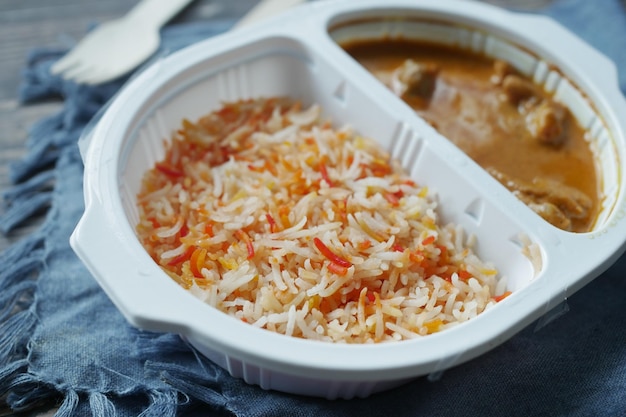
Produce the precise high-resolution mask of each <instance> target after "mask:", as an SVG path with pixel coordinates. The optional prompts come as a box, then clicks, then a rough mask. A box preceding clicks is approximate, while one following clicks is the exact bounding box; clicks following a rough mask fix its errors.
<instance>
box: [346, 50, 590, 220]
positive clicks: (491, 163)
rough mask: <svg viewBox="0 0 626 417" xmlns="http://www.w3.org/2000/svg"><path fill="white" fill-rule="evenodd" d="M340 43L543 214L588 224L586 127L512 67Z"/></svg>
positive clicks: (451, 53)
mask: <svg viewBox="0 0 626 417" xmlns="http://www.w3.org/2000/svg"><path fill="white" fill-rule="evenodd" d="M342 47H343V48H344V49H345V50H346V51H347V52H348V53H349V54H350V55H352V56H353V57H354V58H355V59H356V60H357V61H359V62H360V63H361V64H362V65H363V66H364V67H365V68H366V69H368V70H369V71H370V72H372V73H373V74H374V75H375V76H376V77H377V78H378V79H379V80H380V81H382V82H383V83H384V84H385V85H387V86H388V87H389V88H390V89H391V90H393V91H394V92H395V93H396V94H397V95H398V96H400V97H401V98H402V99H403V100H404V101H405V102H406V103H407V104H409V105H410V106H411V107H412V108H413V109H414V110H415V111H416V112H417V113H418V114H419V115H420V116H421V117H423V118H424V119H425V120H426V121H428V122H429V123H430V124H431V125H432V126H433V127H434V128H435V129H437V130H438V131H439V132H440V133H441V134H442V135H443V136H445V137H447V138H448V139H449V140H451V141H452V142H453V143H454V144H456V145H457V146H458V147H459V148H460V149H462V150H463V151H464V152H465V153H466V154H467V155H468V156H470V157H471V158H472V159H473V160H475V161H476V162H477V163H478V164H479V165H481V166H482V167H483V168H485V169H486V170H487V171H488V172H489V173H491V174H492V175H493V176H494V177H495V178H497V179H498V180H499V181H500V182H501V183H502V184H503V185H505V186H506V187H507V188H508V189H509V190H511V191H512V192H513V193H514V194H515V195H516V196H517V197H518V198H520V199H521V200H522V201H523V202H524V203H526V204H527V205H528V206H529V207H530V208H532V209H533V210H534V211H535V212H537V213H538V214H539V215H541V216H542V217H543V218H544V219H546V220H547V221H549V222H550V223H552V224H554V225H555V226H557V227H559V228H561V229H563V230H568V231H574V232H585V231H588V230H590V229H591V228H592V226H593V224H594V222H595V220H596V217H597V215H598V211H599V208H600V200H601V196H600V190H599V178H598V175H597V173H596V165H595V164H596V163H595V158H594V155H593V153H592V151H591V149H590V146H589V142H588V139H587V136H586V135H587V132H586V131H585V130H584V129H583V128H582V127H580V126H579V124H578V123H577V121H576V119H575V118H574V117H573V116H572V115H571V113H570V112H569V110H568V109H567V108H566V107H565V106H563V105H561V104H559V103H558V102H556V101H555V100H554V99H553V98H552V97H551V95H550V94H548V93H547V92H546V91H545V90H543V89H542V88H541V87H539V86H538V85H536V84H534V83H533V82H532V81H531V80H529V79H527V78H526V77H523V76H522V75H520V74H519V73H518V72H517V71H516V70H515V69H514V68H513V67H512V66H510V65H508V64H507V63H505V62H503V61H499V60H495V59H492V58H489V57H486V56H484V55H482V54H478V53H473V52H470V51H465V50H461V49H460V48H455V47H446V46H442V45H436V44H431V43H426V42H417V41H410V40H396V39H393V40H391V39H389V40H380V41H363V42H353V43H348V44H344V45H342Z"/></svg>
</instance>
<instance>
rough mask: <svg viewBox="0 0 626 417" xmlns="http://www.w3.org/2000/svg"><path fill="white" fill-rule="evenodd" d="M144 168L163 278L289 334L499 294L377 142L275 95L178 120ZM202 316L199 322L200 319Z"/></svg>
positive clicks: (369, 323) (487, 302) (400, 334)
mask: <svg viewBox="0 0 626 417" xmlns="http://www.w3.org/2000/svg"><path fill="white" fill-rule="evenodd" d="M165 146H166V150H167V153H166V156H165V158H164V160H162V161H159V162H157V163H156V164H155V167H154V169H151V170H150V171H148V172H147V173H146V174H145V177H144V181H143V185H142V190H141V192H140V193H139V196H138V206H139V211H140V222H139V224H138V226H137V233H138V235H139V237H140V239H141V241H142V243H143V245H144V246H145V248H146V249H147V251H148V252H149V253H150V255H151V256H152V257H153V259H154V260H155V261H156V262H157V263H158V264H159V265H160V266H161V267H162V268H163V270H165V271H166V272H167V273H168V274H169V276H170V277H172V279H174V280H175V281H176V282H178V283H179V284H180V285H182V286H183V287H184V288H187V289H189V290H190V291H191V292H192V293H193V294H194V295H195V296H197V297H199V298H201V299H202V300H204V301H205V302H207V303H208V304H210V305H212V306H214V307H215V308H217V309H219V310H221V311H223V312H225V313H227V314H230V315H232V316H234V317H236V318H238V319H240V320H242V321H244V322H247V323H250V324H251V325H253V326H257V327H260V328H264V329H267V330H271V331H275V332H278V333H282V334H285V335H289V336H295V337H301V338H309V339H317V340H324V341H333V342H346V343H371V342H381V341H387V340H389V341H393V340H405V339H411V338H414V337H418V336H424V335H427V334H430V333H434V332H438V331H441V330H443V329H446V328H449V327H451V326H454V325H456V324H458V323H461V322H464V321H467V320H469V319H471V318H473V317H475V316H476V315H478V314H480V313H481V312H483V311H484V310H485V309H486V308H488V307H490V306H492V305H494V304H495V303H496V302H498V301H499V300H500V299H502V298H503V297H505V296H506V295H508V292H504V291H505V285H504V281H503V280H502V279H499V277H498V273H497V271H496V269H495V268H494V267H493V266H492V265H491V264H488V263H484V262H483V261H481V260H480V259H479V258H478V257H477V256H476V254H475V253H474V252H473V247H474V240H475V239H474V238H473V237H471V236H466V235H465V234H464V232H463V230H462V229H461V228H460V227H458V226H456V225H453V224H449V225H446V226H441V225H439V220H438V217H437V204H436V201H435V200H434V199H433V198H432V197H431V195H430V193H429V190H428V189H427V188H426V187H425V186H423V185H419V184H416V183H415V182H414V181H413V180H411V178H409V177H408V175H407V174H406V173H405V172H404V171H403V169H402V168H401V167H400V165H399V163H398V161H396V160H392V159H391V158H390V156H389V155H388V153H386V152H385V151H384V150H383V149H381V147H380V146H379V145H377V144H376V143H375V142H374V141H372V140H370V139H367V138H364V137H362V136H359V135H358V134H356V133H355V132H353V131H352V129H350V128H349V127H344V128H341V129H334V128H333V127H332V126H331V124H330V123H328V122H323V121H321V120H320V108H319V106H317V105H313V106H311V107H309V108H307V109H304V110H303V109H302V108H301V106H300V105H299V104H298V103H294V102H292V101H289V100H287V99H283V98H272V99H258V100H248V101H240V102H236V103H228V104H225V105H224V106H223V107H222V108H221V109H220V110H218V111H216V112H213V113H211V114H209V115H207V116H205V117H202V118H201V119H199V120H198V121H197V123H192V122H190V121H188V120H184V121H183V123H182V127H181V129H180V130H179V131H178V132H176V134H175V137H174V138H173V139H172V141H171V142H167V143H166V144H165ZM207 325H210V324H207Z"/></svg>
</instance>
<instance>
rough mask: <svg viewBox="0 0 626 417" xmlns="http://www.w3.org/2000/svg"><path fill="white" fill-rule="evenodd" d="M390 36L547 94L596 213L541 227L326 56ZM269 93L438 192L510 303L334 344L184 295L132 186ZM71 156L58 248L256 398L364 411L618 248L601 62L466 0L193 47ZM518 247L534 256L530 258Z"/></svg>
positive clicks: (311, 8)
mask: <svg viewBox="0 0 626 417" xmlns="http://www.w3.org/2000/svg"><path fill="white" fill-rule="evenodd" d="M348 22H352V23H353V24H347V23H348ZM397 33H404V34H405V35H406V36H414V37H418V38H427V39H431V40H437V41H439V42H444V43H449V44H450V43H451V44H458V45H461V46H465V47H468V48H471V49H473V50H477V51H485V52H486V53H487V54H489V55H492V56H494V57H499V58H504V59H506V60H507V61H510V62H511V63H513V64H514V65H515V66H516V67H517V68H518V69H519V70H520V71H522V72H523V73H526V74H529V75H531V76H532V77H533V78H534V79H535V80H536V81H537V82H538V83H540V84H543V85H545V86H546V88H547V89H548V90H551V91H555V96H556V98H557V99H558V100H560V101H561V102H563V103H566V104H567V105H568V106H569V107H570V109H571V110H572V112H573V113H574V115H575V116H576V117H577V118H578V120H579V121H580V122H581V123H582V125H583V126H585V127H586V128H588V130H589V131H590V132H591V136H592V139H591V142H592V143H591V145H592V148H593V149H594V151H595V152H596V154H597V157H598V159H599V161H600V164H599V166H601V171H602V172H601V176H602V181H603V182H602V183H603V189H604V194H605V199H604V202H603V210H602V213H601V215H600V217H599V219H598V222H597V224H596V226H595V227H594V229H593V231H591V232H589V233H569V232H565V231H562V230H559V229H557V228H555V227H553V226H551V225H550V224H549V223H547V222H546V221H544V220H543V219H541V218H540V217H539V216H538V215H536V214H535V213H534V212H532V211H531V210H530V209H529V208H528V207H526V206H525V205H524V204H523V203H521V202H520V201H518V200H517V199H516V198H515V197H514V196H513V195H512V194H511V193H509V192H508V191H507V190H506V189H505V188H504V187H503V186H501V185H500V184H499V183H498V182H497V181H496V180H494V179H493V178H492V177H491V176H490V175H489V174H488V173H486V172H485V171H484V170H483V169H481V168H480V167H479V166H478V165H477V164H475V163H474V162H473V161H472V160H471V159H469V157H467V156H466V155H465V154H464V153H463V152H462V151H460V150H459V149H458V148H456V147H455V146H454V145H452V144H451V143H450V142H449V141H448V140H446V139H445V138H444V137H442V136H440V135H439V134H438V133H436V132H435V131H434V130H433V129H432V128H431V127H429V126H428V125H427V124H426V123H425V122H424V121H423V120H421V119H420V118H419V117H418V116H416V115H415V113H414V112H413V111H412V110H411V109H410V108H409V107H408V106H406V105H405V104H404V103H403V102H402V101H401V100H400V99H398V98H397V97H395V96H394V95H393V94H392V93H391V92H390V91H388V90H387V88H386V87H384V86H383V85H382V84H380V83H379V82H378V81H376V79H375V78H374V77H373V76H372V75H370V74H369V73H368V72H367V71H366V70H365V69H364V68H362V67H361V66H360V65H359V64H358V63H356V62H355V61H354V60H353V59H352V58H351V57H350V56H348V55H347V54H346V53H345V52H344V51H343V50H342V49H341V48H340V47H339V46H338V45H337V41H341V40H345V39H352V38H354V37H361V38H362V37H379V36H382V35H384V34H389V35H394V34H397ZM277 95H286V96H290V97H293V98H296V99H300V100H302V101H303V103H304V104H312V103H319V104H320V105H321V107H322V109H323V111H324V113H325V116H328V117H330V118H332V120H333V121H334V122H335V123H336V125H338V126H341V125H343V124H350V125H352V126H354V127H355V129H356V130H357V131H358V132H360V133H361V134H363V135H365V136H368V137H371V138H374V139H375V140H377V141H379V142H380V143H381V144H382V145H383V146H384V147H386V148H387V149H389V150H390V151H391V152H392V154H393V156H395V157H399V158H400V159H401V160H402V162H403V165H404V166H405V167H406V168H407V169H408V170H409V171H410V173H411V175H412V176H413V178H415V179H416V180H418V181H419V182H420V183H423V184H426V185H427V186H428V187H429V189H431V190H434V191H435V192H436V194H437V196H438V200H439V207H440V214H441V217H442V219H443V220H444V222H455V223H459V224H460V225H462V226H463V227H464V229H465V230H466V231H467V232H468V233H473V234H475V235H476V236H477V240H478V248H477V251H478V254H479V255H480V257H481V258H482V259H484V260H486V261H492V262H494V263H495V265H496V266H497V267H498V269H499V270H500V272H501V274H502V275H504V276H506V277H507V279H508V289H509V290H511V291H512V292H513V293H512V295H511V296H509V297H508V298H506V299H505V300H503V301H502V302H500V303H498V304H497V305H496V306H495V307H493V308H490V309H488V310H487V311H485V312H484V313H482V314H481V315H479V316H478V317H477V318H475V319H472V320H469V321H468V322H465V323H463V324H460V325H458V326H456V327H453V328H451V329H448V330H444V331H442V332H440V333H436V334H433V335H429V336H426V337H423V338H418V339H414V340H410V341H402V342H397V343H381V344H371V345H346V344H332V343H324V342H314V341H310V340H302V339H297V338H292V337H288V336H284V335H279V334H275V333H273V332H270V331H266V330H261V329H257V328H254V327H252V326H250V325H247V324H245V323H242V322H240V321H239V320H236V319H235V318H233V317H230V316H228V315H226V314H224V313H222V312H220V311H218V310H216V309H214V308H212V307H210V306H208V305H206V304H204V303H203V302H201V301H200V300H198V299H196V298H194V296H192V294H190V293H189V292H187V291H186V290H184V289H183V288H181V287H179V286H178V285H177V284H176V283H175V282H174V281H173V280H171V279H170V278H169V277H168V276H167V275H166V274H165V273H164V272H162V270H161V269H160V268H159V266H157V264H156V263H154V262H153V260H152V259H151V258H150V256H149V255H148V254H147V253H146V251H145V250H144V249H143V247H142V245H141V243H140V242H139V240H138V239H137V237H136V234H135V232H134V228H135V225H136V223H137V221H138V214H137V208H136V195H137V193H138V191H139V188H140V182H141V178H142V176H143V174H144V172H145V171H146V170H148V169H150V168H151V167H152V166H153V164H154V163H155V162H156V161H157V160H159V159H161V158H162V157H163V155H164V149H163V139H166V138H170V137H171V134H172V132H173V131H174V130H176V129H177V128H179V126H180V123H181V121H182V119H183V118H188V119H190V120H195V119H197V118H198V117H200V116H202V115H204V114H206V113H208V112H210V111H212V110H215V109H217V108H218V107H220V105H221V103H222V102H223V101H233V100H237V99H241V98H251V97H259V96H277ZM87 145H88V146H87ZM82 146H83V148H82V149H83V151H84V152H83V154H84V155H83V157H84V162H85V203H86V209H85V213H84V215H83V217H82V219H81V220H80V223H79V224H78V226H77V227H76V230H75V232H74V234H73V235H72V237H71V244H72V247H73V248H74V250H75V251H76V253H77V254H78V256H79V257H80V258H81V259H82V261H83V262H84V263H85V265H86V266H87V267H88V268H89V270H90V271H91V273H93V275H94V277H95V278H96V279H97V280H98V282H99V283H100V285H101V286H102V288H103V289H104V290H105V291H106V293H107V294H108V296H109V297H110V298H111V299H112V301H113V302H114V303H115V305H116V306H117V307H118V308H119V310H120V311H121V312H122V314H124V316H125V317H126V318H127V319H128V320H129V322H130V323H132V324H133V325H135V326H137V327H139V328H142V329H147V330H153V331H162V332H174V333H178V334H180V335H181V336H182V337H184V338H185V339H187V340H188V341H189V342H190V343H191V344H192V345H193V346H194V347H196V348H197V349H198V350H199V351H200V352H201V353H203V354H204V355H206V356H207V357H209V358H210V359H212V360H213V361H214V362H216V363H217V364H219V365H220V366H222V367H224V368H225V369H227V370H228V371H229V372H230V373H231V374H232V375H233V376H235V377H239V378H243V379H244V380H245V381H247V382H249V383H252V384H258V385H260V386H261V387H262V388H265V389H275V390H279V391H284V392H290V393H296V394H305V395H313V396H321V397H326V398H331V399H332V398H352V397H355V396H357V397H365V396H368V395H370V394H372V393H374V392H377V391H381V390H385V389H389V388H391V387H394V386H397V385H399V384H401V383H404V382H406V381H409V380H411V379H414V378H416V377H418V376H421V375H426V374H430V373H434V372H438V371H442V370H444V369H446V368H449V367H452V366H455V365H458V364H460V363H462V362H464V361H467V360H470V359H472V358H475V357H476V356H478V355H480V354H483V353H485V352H487V351H489V350H490V349H492V348H494V347H495V346H497V345H499V344H500V343H502V342H503V341H505V340H507V339H508V338H510V337H511V336H513V335H514V334H515V333H516V332H517V331H519V330H521V329H522V328H523V327H524V326H526V325H528V324H529V323H530V322H531V321H533V320H536V319H537V318H539V317H541V316H542V315H543V314H545V313H546V312H548V311H549V310H551V309H552V308H553V307H554V306H557V305H559V304H560V303H561V302H562V301H563V300H564V299H566V298H567V297H568V296H569V295H570V294H572V293H573V292H575V291H576V290H578V289H580V288H581V287H582V286H583V285H585V284H586V283H588V282H589V281H590V280H592V279H593V278H595V277H596V276H597V275H599V274H600V273H601V272H602V271H604V270H605V269H607V268H608V267H609V266H610V265H611V264H612V263H613V262H614V261H615V260H616V258H617V257H618V256H619V255H620V254H621V253H622V251H623V249H624V243H625V241H626V219H625V218H624V217H625V214H626V207H625V189H624V187H625V181H624V172H623V170H622V169H621V168H620V166H621V165H622V164H623V161H624V160H626V155H625V152H626V102H625V100H624V97H623V96H622V95H621V93H620V91H619V88H618V84H617V75H616V69H615V68H614V65H613V64H612V63H611V62H610V61H609V60H607V58H605V57H604V56H602V55H601V54H599V53H598V52H596V51H595V50H593V49H592V48H591V47H589V46H588V45H586V44H585V43H583V42H582V41H581V40H579V39H578V38H576V37H575V36H574V35H572V34H571V33H569V32H568V31H566V30H565V29H563V28H562V27H560V26H559V25H557V24H556V23H554V22H553V21H551V20H549V19H547V18H543V17H537V16H529V15H523V14H514V13H511V12H507V11H504V10H501V9H498V8H495V7H493V6H489V5H485V4H481V3H475V2H470V1H465V0H439V1H436V2H434V1H431V0H391V1H387V2H384V3H383V2H380V1H375V0H359V1H331V2H317V3H313V4H307V5H305V6H302V7H298V8H296V9H294V10H293V11H291V12H289V13H287V14H285V15H282V16H280V17H277V18H275V19H272V20H270V21H267V22H266V23H264V24H260V25H256V26H253V27H250V28H246V29H242V30H238V31H236V32H231V33H228V34H225V35H222V36H218V37H215V38H212V39H209V40H207V41H204V42H201V43H198V44H195V45H193V46H190V47H188V48H186V49H184V50H182V51H180V52H177V53H175V54H173V55H171V56H169V57H167V58H164V59H162V60H160V61H159V62H157V63H156V64H154V65H152V66H151V67H149V68H148V69H147V70H145V71H143V72H142V73H141V74H140V75H139V76H137V77H136V78H135V79H133V80H132V81H131V82H130V83H129V84H128V85H127V86H126V87H125V88H124V89H123V90H122V91H121V92H120V93H119V95H118V96H117V97H116V99H115V100H114V101H113V102H112V103H111V104H110V106H109V108H108V109H107V111H106V112H105V113H104V114H103V116H102V118H101V119H100V121H99V123H98V124H97V125H96V126H95V127H94V129H93V130H92V131H91V133H90V137H89V143H88V144H86V143H83V144H82ZM522 236H527V237H528V238H529V239H530V241H532V242H533V244H534V248H535V249H536V252H535V255H536V256H535V257H534V259H533V261H531V260H530V259H529V257H527V256H526V255H525V254H524V251H525V248H526V245H527V243H526V242H525V241H524V239H523V238H522Z"/></svg>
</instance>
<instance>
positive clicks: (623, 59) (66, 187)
mask: <svg viewBox="0 0 626 417" xmlns="http://www.w3.org/2000/svg"><path fill="white" fill-rule="evenodd" d="M542 13H545V14H547V15H550V16H552V17H554V18H555V19H556V20H558V21H560V22H562V23H563V24H564V25H566V26H568V27H570V28H571V29H572V30H574V31H575V32H577V33H578V34H579V35H580V36H581V37H583V38H585V39H586V40H587V41H589V42H590V43H591V44H592V45H594V46H595V47H597V48H598V49H600V50H601V51H603V52H605V53H606V54H607V55H609V56H610V57H611V58H612V59H613V60H614V61H615V62H616V63H617V65H618V67H619V68H620V69H621V71H620V85H621V87H622V91H626V54H625V53H624V47H625V46H626V10H625V9H624V7H623V3H620V2H619V1H618V0H596V1H590V0H560V1H557V2H556V3H554V5H553V6H551V7H550V8H549V9H547V10H544V11H542ZM230 24H231V22H224V21H213V22H212V24H211V25H206V24H204V25H203V24H181V25H177V26H170V27H169V28H167V29H166V30H165V31H164V39H165V40H164V46H163V48H164V49H165V50H174V49H177V48H179V47H182V46H184V45H186V44H189V43H191V42H194V41H196V40H199V39H202V38H205V37H208V36H211V35H212V34H214V33H217V32H221V31H223V30H226V29H227V28H228V27H229V26H230ZM62 52H63V51H53V50H47V49H42V50H37V51H34V53H33V55H32V56H31V59H30V61H29V62H28V66H27V68H26V69H25V71H24V80H25V82H24V86H23V88H22V91H21V97H22V99H23V101H24V102H25V103H27V102H29V101H36V100H41V99H48V98H50V97H53V96H58V95H60V96H62V97H63V98H64V108H63V110H62V111H61V112H60V113H59V114H58V115H54V116H52V117H49V118H46V119H44V120H42V121H41V122H40V123H38V124H37V125H35V126H34V127H33V128H32V130H31V132H30V138H29V141H28V143H27V146H28V148H29V154H28V155H27V156H26V157H25V159H23V160H20V161H16V162H15V164H14V165H13V169H12V171H11V174H12V178H13V180H14V181H15V183H16V185H15V187H14V188H12V189H10V190H8V191H6V192H5V193H4V204H5V211H4V214H3V216H2V217H0V230H2V231H4V232H8V231H10V230H12V229H14V228H16V227H19V224H20V222H22V221H24V220H25V219H26V218H28V217H29V216H31V215H35V214H36V213H38V212H40V211H41V209H43V208H46V207H49V210H48V211H47V214H46V219H45V222H44V223H43V225H42V227H41V228H40V229H39V230H37V231H36V232H34V233H33V234H32V235H30V236H28V237H27V238H25V239H23V240H22V241H20V242H19V243H17V244H15V245H14V246H12V247H10V248H9V249H8V250H7V251H5V252H4V253H2V254H0V265H1V266H2V268H0V398H2V396H3V395H6V398H7V401H8V403H9V404H10V405H11V406H12V407H14V409H15V410H20V409H23V408H27V407H29V406H31V405H32V404H34V403H36V402H38V401H40V400H43V399H50V398H56V397H58V396H61V398H62V402H61V405H60V408H59V410H58V412H57V416H85V415H94V416H112V415H118V416H136V415H144V416H152V415H154V416H174V415H216V416H241V417H244V416H246V417H247V416H308V417H313V416H355V417H356V416H359V417H367V416H378V415H394V416H418V415H423V416H485V415H487V416H500V415H502V416H621V415H626V326H624V325H623V323H622V321H621V320H622V319H623V316H624V314H625V313H626V280H625V279H624V276H625V275H626V257H622V258H621V259H619V260H618V262H617V263H616V264H615V265H614V266H613V267H611V268H610V269H609V270H608V271H607V272H605V273H604V274H602V275H601V276H600V277H598V278H597V279H596V280H594V281H593V282H592V283H590V284H589V285H587V286H586V287H585V288H583V289H582V290H580V291H579V292H578V293H576V294H575V295H574V296H572V297H571V298H570V299H568V300H567V301H566V302H565V303H564V304H563V305H561V306H560V307H558V308H557V309H556V310H555V311H552V312H550V313H548V314H547V316H546V317H544V318H543V319H542V320H540V321H538V322H537V323H534V324H533V325H531V326H529V327H528V328H526V329H524V330H523V331H521V332H520V333H519V334H518V335H516V336H515V337H513V338H512V339H511V340H509V341H508V342H506V343H504V344H502V345H501V346H499V347H497V348H495V349H493V350H492V351H490V352H489V353H487V354H485V355H483V356H481V357H479V358H477V359H475V360H472V361H470V362H468V363H466V364H463V365H460V366H457V367H455V368H453V369H449V370H447V371H445V372H444V373H443V374H442V375H439V377H438V378H426V377H424V378H419V379H416V380H415V381H413V382H411V383H409V384H406V385H404V386H401V387H399V388H397V389H394V390H391V391H388V392H383V393H380V394H376V395H373V396H371V397H370V398H367V399H356V400H349V401H346V400H335V401H328V400H323V399H317V398H308V397H301V396H294V395H288V394H282V393H278V392H267V391H263V390H262V389H260V388H258V387H255V386H249V385H247V384H245V383H243V382H242V381H240V380H237V379H234V378H232V377H230V376H229V375H228V374H227V373H226V372H225V371H223V370H222V369H221V368H219V367H217V366H215V365H214V364H212V363H211V362H209V361H208V360H206V359H204V358H203V357H201V356H200V355H198V354H197V353H196V352H194V351H193V349H191V348H190V347H189V346H187V345H186V344H185V343H184V342H183V341H182V340H181V339H180V338H179V337H178V336H176V335H171V334H155V333H149V332H142V331H139V330H136V329H134V328H132V327H131V326H129V325H128V324H127V323H126V321H125V320H124V318H123V317H122V316H121V315H120V314H119V312H118V311H117V310H116V309H115V307H114V306H113V305H112V304H111V302H110V301H109V300H108V298H107V297H106V295H105V294H104V293H103V292H102V291H101V290H100V288H99V287H98V285H97V283H96V282H95V281H94V280H93V279H92V277H91V276H90V275H89V273H88V272H87V270H86V269H85V268H84V267H83V266H82V264H81V263H80V262H79V260H78V259H77V258H76V256H75V255H74V253H73V252H72V250H71V249H70V247H69V244H68V238H69V235H70V233H71V232H72V230H73V228H74V226H75V224H76V222H77V221H78V218H79V217H80V215H81V213H82V210H83V198H82V169H83V168H82V164H81V161H80V157H79V154H78V149H77V146H76V140H77V139H78V137H79V135H80V133H81V132H82V130H83V129H84V127H85V125H86V124H87V123H88V121H89V120H90V119H91V118H92V117H93V115H94V114H95V113H96V112H97V111H98V110H99V109H100V108H101V107H102V105H103V104H104V103H106V102H107V100H108V99H109V98H110V97H111V96H112V95H113V94H114V93H115V92H116V91H117V90H118V89H119V87H120V86H121V84H122V83H123V82H124V81H125V80H119V81H116V82H111V83H108V84H105V85H101V86H98V87H86V86H77V85H75V84H72V83H68V82H64V81H62V80H60V79H59V78H57V77H51V76H50V75H49V72H48V69H49V67H50V65H51V64H52V62H54V61H55V60H56V59H58V57H59V56H60V55H61V54H62ZM564 313H566V314H564Z"/></svg>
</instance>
